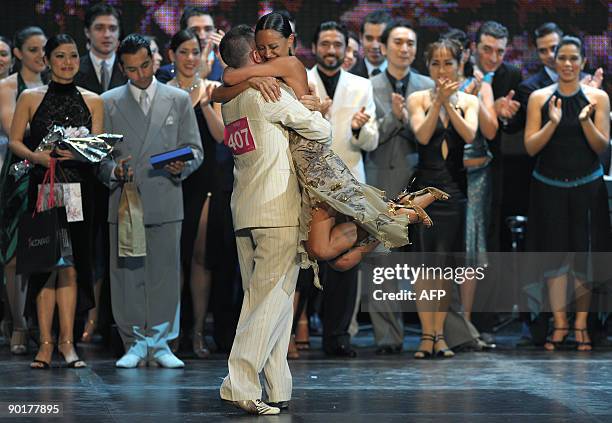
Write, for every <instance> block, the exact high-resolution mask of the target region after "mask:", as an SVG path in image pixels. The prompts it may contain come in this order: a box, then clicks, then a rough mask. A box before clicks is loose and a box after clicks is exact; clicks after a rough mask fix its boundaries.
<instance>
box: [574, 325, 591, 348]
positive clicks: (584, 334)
mask: <svg viewBox="0 0 612 423" xmlns="http://www.w3.org/2000/svg"><path fill="white" fill-rule="evenodd" d="M574 331H575V332H576V334H580V336H581V338H582V341H579V340H578V337H577V336H576V350H577V351H580V352H591V351H593V343H592V342H591V341H585V339H586V337H587V336H589V333H588V330H587V328H582V329H580V328H574Z"/></svg>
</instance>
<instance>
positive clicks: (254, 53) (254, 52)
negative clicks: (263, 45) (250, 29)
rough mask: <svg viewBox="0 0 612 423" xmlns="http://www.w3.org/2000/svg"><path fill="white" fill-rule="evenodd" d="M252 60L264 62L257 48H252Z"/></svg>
mask: <svg viewBox="0 0 612 423" xmlns="http://www.w3.org/2000/svg"><path fill="white" fill-rule="evenodd" d="M251 60H253V62H255V63H257V64H259V63H263V60H261V56H260V55H259V52H258V51H257V50H251Z"/></svg>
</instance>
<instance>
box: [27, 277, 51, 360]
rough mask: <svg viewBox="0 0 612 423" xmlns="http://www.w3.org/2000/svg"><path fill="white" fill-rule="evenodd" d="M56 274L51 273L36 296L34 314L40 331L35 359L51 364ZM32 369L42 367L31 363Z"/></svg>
mask: <svg viewBox="0 0 612 423" xmlns="http://www.w3.org/2000/svg"><path fill="white" fill-rule="evenodd" d="M56 278H57V274H56V272H53V273H52V274H51V277H50V278H49V279H48V280H47V283H45V286H44V287H43V288H42V289H41V290H40V292H39V293H38V295H37V296H36V314H37V315H38V329H39V331H40V346H39V348H38V353H37V354H36V357H35V359H36V360H41V361H44V362H45V363H51V357H52V356H53V334H52V332H51V330H52V326H53V313H54V311H55V301H56V292H55V283H56ZM31 366H32V367H43V365H42V364H40V363H32V364H31Z"/></svg>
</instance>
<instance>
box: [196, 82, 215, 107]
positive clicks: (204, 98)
mask: <svg viewBox="0 0 612 423" xmlns="http://www.w3.org/2000/svg"><path fill="white" fill-rule="evenodd" d="M214 90H215V86H214V85H213V84H208V85H207V86H205V87H203V89H200V99H199V100H198V101H199V103H200V108H201V109H202V111H204V109H205V108H206V107H207V106H209V105H210V102H211V101H212V92H213V91H214Z"/></svg>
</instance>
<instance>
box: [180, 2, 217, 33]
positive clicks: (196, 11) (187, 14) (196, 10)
mask: <svg viewBox="0 0 612 423" xmlns="http://www.w3.org/2000/svg"><path fill="white" fill-rule="evenodd" d="M204 15H208V16H210V18H211V19H212V17H213V16H212V13H210V12H208V11H207V10H206V9H204V8H203V7H198V6H187V7H185V9H184V10H183V14H182V15H181V20H180V22H179V24H180V26H181V29H187V21H188V20H189V18H191V17H193V16H204Z"/></svg>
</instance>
